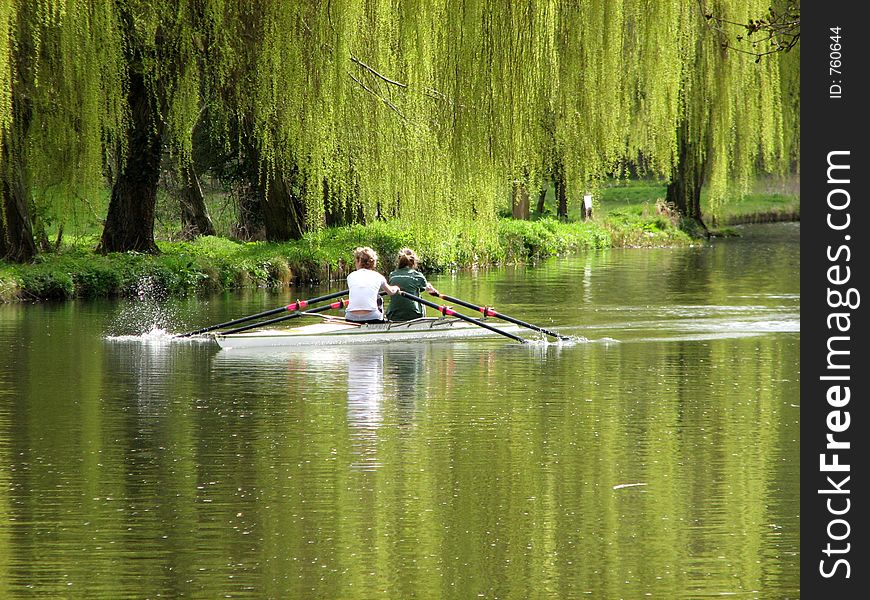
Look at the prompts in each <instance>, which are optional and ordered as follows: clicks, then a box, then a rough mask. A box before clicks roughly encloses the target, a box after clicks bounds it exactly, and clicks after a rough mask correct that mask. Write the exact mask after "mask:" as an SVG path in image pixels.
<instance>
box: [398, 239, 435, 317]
mask: <svg viewBox="0 0 870 600" xmlns="http://www.w3.org/2000/svg"><path fill="white" fill-rule="evenodd" d="M396 266H397V268H396V270H395V271H393V272H392V273H390V277H389V280H390V285H397V286H399V288H401V290H402V291H403V292H408V293H409V294H413V295H415V296H419V295H420V294H422V293H423V290H425V291H427V292H429V293H430V294H432V295H438V290H436V289H435V288H434V287H432V284H430V283H429V282H428V281H426V277H425V276H424V275H423V274H422V273H421V272H420V271H418V270H417V255H416V254H415V253H414V251H413V250H411V249H410V248H402V249H401V250H399V257H398V260H397V265H396ZM386 316H387V319H388V320H390V321H410V320H412V319H419V318H421V317H425V316H426V309H425V308H424V307H423V305H422V304H419V303H417V302H414V301H413V300H409V299H408V298H405V297H404V296H401V295H396V296H391V297H390V306H389V308H387V315H386Z"/></svg>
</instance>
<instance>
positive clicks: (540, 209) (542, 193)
mask: <svg viewBox="0 0 870 600" xmlns="http://www.w3.org/2000/svg"><path fill="white" fill-rule="evenodd" d="M546 200H547V186H546V185H542V186H541V189H540V190H538V206H537V213H538V216H541V215H543V214H544V210H546V206H545V201H546Z"/></svg>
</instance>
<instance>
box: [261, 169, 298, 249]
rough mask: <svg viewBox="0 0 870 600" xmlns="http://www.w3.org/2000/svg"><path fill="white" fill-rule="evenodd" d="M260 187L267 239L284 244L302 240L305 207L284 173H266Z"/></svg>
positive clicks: (277, 171)
mask: <svg viewBox="0 0 870 600" xmlns="http://www.w3.org/2000/svg"><path fill="white" fill-rule="evenodd" d="M267 178H268V179H267ZM260 185H261V197H262V199H263V202H262V204H263V223H264V225H265V226H266V239H267V240H269V241H270V242H284V241H287V240H298V239H299V238H301V237H302V234H303V233H304V232H305V212H304V207H303V206H302V202H301V201H300V199H299V198H298V197H297V196H296V195H294V194H293V193H292V191H291V190H290V186H288V185H287V181H286V180H285V179H284V177H283V176H282V173H281V172H280V171H279V170H277V169H276V170H275V171H274V172H273V173H271V174H269V173H264V174H263V177H262V178H261V182H260Z"/></svg>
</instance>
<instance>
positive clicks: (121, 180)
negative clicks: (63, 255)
mask: <svg viewBox="0 0 870 600" xmlns="http://www.w3.org/2000/svg"><path fill="white" fill-rule="evenodd" d="M127 97H128V101H129V103H130V110H131V123H130V129H129V130H128V132H127V160H126V162H125V163H124V165H123V167H122V169H121V171H120V173H118V177H117V178H116V179H115V185H113V186H112V197H111V200H110V201H109V213H108V216H107V217H106V224H105V226H104V228H103V236H102V239H101V240H100V244H99V246H98V247H97V251H98V252H101V253H103V254H105V253H107V252H127V251H130V250H133V251H136V252H145V253H149V254H157V253H159V252H160V251H159V250H158V248H157V244H156V243H154V211H155V207H156V205H157V183H158V181H159V180H160V151H161V141H162V131H163V126H162V123H161V120H160V119H159V115H158V113H157V107H156V106H155V105H154V102H153V101H152V99H151V98H150V97H149V94H148V90H147V89H146V87H145V80H144V77H143V76H142V74H141V73H132V74H131V76H130V89H129V92H128V93H127Z"/></svg>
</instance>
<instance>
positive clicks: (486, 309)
mask: <svg viewBox="0 0 870 600" xmlns="http://www.w3.org/2000/svg"><path fill="white" fill-rule="evenodd" d="M438 297H439V298H441V299H442V300H447V302H453V303H454V304H458V305H460V306H464V307H465V308H470V309H471V310H478V311H480V312H482V313H483V314H484V315H485V316H487V317H495V318H497V319H502V320H504V321H508V322H509V323H513V324H515V325H520V326H521V327H527V328H529V329H534V330H535V331H540V332H541V333H545V334H547V335H550V336H553V337H554V338H556V339H560V340H570V339H571V338H569V337H568V336H565V335H562V334H561V333H556V332H555V331H550V330H549V329H544V328H543V327H538V326H537V325H532V324H531V323H526V322H525V321H520V320H519V319H515V318H513V317H509V316H507V315H503V314H501V313H500V312H496V311H495V310H493V309H492V308H490V307H489V306H478V305H477V304H472V303H471V302H466V301H465V300H460V299H459V298H454V297H453V296H448V295H447V294H438Z"/></svg>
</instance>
